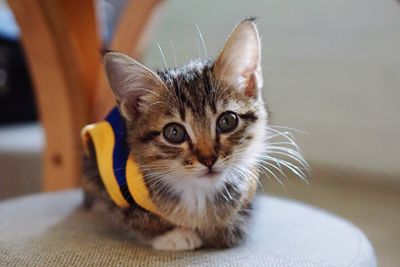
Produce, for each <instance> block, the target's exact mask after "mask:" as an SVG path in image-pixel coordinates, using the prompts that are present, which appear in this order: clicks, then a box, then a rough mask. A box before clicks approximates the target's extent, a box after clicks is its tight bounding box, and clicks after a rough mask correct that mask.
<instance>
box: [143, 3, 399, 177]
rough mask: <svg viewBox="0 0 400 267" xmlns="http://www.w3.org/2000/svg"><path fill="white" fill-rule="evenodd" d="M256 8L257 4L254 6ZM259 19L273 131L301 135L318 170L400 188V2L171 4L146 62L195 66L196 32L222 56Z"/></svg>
mask: <svg viewBox="0 0 400 267" xmlns="http://www.w3.org/2000/svg"><path fill="white" fill-rule="evenodd" d="M250 3H251V4H250ZM246 16H257V17H258V21H259V28H260V32H261V34H262V39H263V53H264V78H265V82H266V83H265V84H266V86H265V99H266V100H267V102H268V103H269V106H270V108H271V110H272V112H273V117H272V118H273V123H274V124H278V125H286V126H290V127H294V128H297V129H301V130H304V131H307V132H309V134H308V135H302V134H300V135H299V134H297V135H296V137H297V140H298V141H299V143H300V144H301V146H302V147H303V150H304V152H305V154H306V157H307V159H308V160H309V161H311V162H313V163H314V164H328V165H331V166H334V167H344V168H351V169H356V170H357V169H361V170H367V171H376V172H383V173H387V174H392V175H394V176H395V177H396V176H397V177H399V179H400V157H399V153H400V142H399V141H398V139H399V138H400V120H399V118H398V117H399V115H400V103H399V102H400V4H399V3H398V2H396V1H394V0H382V1H377V0H337V1H326V0H325V1H311V0H307V1H304V0H303V1H288V0H286V1H284V0H274V1H239V0H235V1H211V0H203V1H182V0H181V1H177V0H175V1H171V0H170V1H167V3H166V5H165V10H164V16H163V18H162V19H161V23H160V27H159V28H158V29H157V31H156V32H155V33H154V34H153V36H152V40H151V42H150V48H149V51H148V54H147V57H146V62H147V63H148V64H149V65H150V66H152V67H156V66H159V67H161V66H162V60H161V57H160V55H159V52H158V50H157V45H156V41H158V42H159V43H160V45H161V46H162V47H163V48H164V53H165V54H166V58H167V61H168V62H169V64H170V65H173V64H174V63H173V62H174V59H173V55H172V50H171V47H170V40H173V42H174V45H175V49H176V51H177V58H178V63H180V64H182V63H184V62H186V61H187V60H189V59H190V58H193V57H197V56H198V54H199V52H198V47H197V45H196V41H197V42H198V43H200V40H199V37H198V35H197V32H196V28H195V24H196V23H197V24H198V25H199V27H200V28H201V30H202V32H203V36H204V38H205V42H206V45H207V50H208V54H209V55H215V54H216V52H217V50H218V49H219V48H220V47H221V46H222V43H223V41H224V39H225V38H226V35H227V34H228V32H229V31H230V30H231V28H232V27H233V25H234V24H235V23H237V21H238V20H239V19H240V18H243V17H246Z"/></svg>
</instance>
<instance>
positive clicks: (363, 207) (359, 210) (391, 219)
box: [263, 168, 400, 267]
mask: <svg viewBox="0 0 400 267" xmlns="http://www.w3.org/2000/svg"><path fill="white" fill-rule="evenodd" d="M344 175H347V176H346V177H349V175H353V176H354V178H355V179H344V178H343V177H344ZM360 175H362V174H361V173H356V172H350V173H349V172H346V171H332V170H329V168H320V169H315V170H314V171H313V179H312V180H310V184H305V183H304V182H301V181H300V180H299V179H296V178H295V177H289V179H288V180H287V181H286V182H285V183H284V185H283V186H282V185H281V184H279V183H278V182H276V181H273V180H268V179H267V178H265V179H263V180H264V181H263V187H264V191H265V192H266V193H268V194H274V195H279V196H285V197H289V198H293V199H297V200H300V201H303V202H307V203H310V204H313V205H315V206H318V207H321V208H324V209H327V210H330V211H332V212H334V213H336V214H338V215H340V216H342V217H345V218H347V219H348V220H350V221H351V222H353V223H354V224H356V225H358V226H359V227H360V228H361V229H362V230H363V231H364V232H365V233H366V235H367V236H368V237H369V239H370V240H371V242H372V244H373V246H374V248H375V252H376V255H377V258H378V263H379V266H380V267H394V266H399V264H400V253H399V251H400V227H399V226H400V210H399V205H400V187H393V186H383V185H381V186H377V185H376V184H375V183H369V184H365V183H364V184H363V183H360V181H361V179H359V178H358V176H360Z"/></svg>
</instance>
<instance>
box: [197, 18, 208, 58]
mask: <svg viewBox="0 0 400 267" xmlns="http://www.w3.org/2000/svg"><path fill="white" fill-rule="evenodd" d="M196 28H197V32H198V33H199V36H200V39H201V43H202V44H203V49H204V55H205V56H206V59H207V58H208V55H207V49H206V45H205V43H204V39H203V35H202V34H201V31H200V28H199V25H197V24H196Z"/></svg>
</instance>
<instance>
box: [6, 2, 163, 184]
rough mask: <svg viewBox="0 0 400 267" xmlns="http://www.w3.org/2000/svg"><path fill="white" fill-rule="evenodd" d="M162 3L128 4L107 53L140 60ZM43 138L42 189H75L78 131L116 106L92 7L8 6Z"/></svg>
mask: <svg viewBox="0 0 400 267" xmlns="http://www.w3.org/2000/svg"><path fill="white" fill-rule="evenodd" d="M160 2H161V1H160V0H128V1H127V2H126V6H125V7H124V9H123V12H122V14H121V16H120V18H119V21H118V24H117V27H116V29H115V30H114V37H113V40H112V42H111V45H110V47H108V48H109V49H113V50H117V51H121V52H125V53H127V54H129V55H131V56H133V57H135V58H140V57H141V55H142V52H143V47H144V44H145V40H146V36H147V33H148V30H149V25H151V22H152V21H153V19H154V17H155V12H156V10H158V7H159V6H160V5H159V3H160ZM8 3H9V5H10V7H11V9H12V10H13V12H14V15H15V17H16V20H17V22H18V24H19V27H20V30H21V34H22V35H21V38H22V44H23V47H24V50H25V54H26V57H27V60H28V64H29V68H30V72H31V76H32V79H33V83H34V86H35V95H36V102H37V105H38V109H39V114H40V119H41V123H42V125H43V127H44V130H45V135H46V148H45V153H44V158H43V170H44V172H43V173H44V176H43V181H42V188H43V190H44V191H53V190H59V189H65V188H72V187H76V186H79V184H80V177H81V166H80V162H81V141H80V136H79V135H80V130H81V128H82V127H83V126H84V125H86V124H88V123H90V122H93V121H97V120H99V119H101V118H103V116H104V115H105V114H106V113H107V112H108V110H110V108H111V107H112V106H113V105H115V103H114V99H113V97H112V95H111V91H110V90H109V88H108V84H107V81H106V79H105V76H104V73H103V71H102V66H101V55H100V52H99V51H100V49H101V41H100V37H99V34H98V25H97V23H96V21H97V20H96V13H95V6H94V2H93V1H81V0H68V1H66V0H29V1H26V0H9V1H8Z"/></svg>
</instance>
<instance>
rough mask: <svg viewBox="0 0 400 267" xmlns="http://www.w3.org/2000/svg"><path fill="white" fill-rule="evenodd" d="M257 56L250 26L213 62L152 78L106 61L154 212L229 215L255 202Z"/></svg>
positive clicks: (117, 58) (260, 110)
mask: <svg viewBox="0 0 400 267" xmlns="http://www.w3.org/2000/svg"><path fill="white" fill-rule="evenodd" d="M259 49H260V44H259V37H258V33H257V30H256V27H255V25H254V23H253V22H252V21H244V22H242V23H240V24H239V25H238V26H237V27H236V29H235V30H234V32H233V33H232V34H231V36H230V38H229V39H228V41H227V43H226V45H225V47H224V49H223V50H222V52H221V54H220V55H219V57H218V58H217V59H216V60H215V61H214V62H210V61H204V62H199V61H196V62H192V63H190V64H189V65H187V66H184V67H181V68H177V69H168V70H165V71H162V72H159V73H158V74H155V73H153V72H151V71H150V70H148V69H147V68H145V67H144V66H143V65H141V64H140V63H137V62H136V61H134V60H132V59H130V58H128V57H127V56H124V55H122V54H120V53H108V54H106V57H105V63H106V71H107V75H108V78H109V80H110V84H111V86H112V88H113V91H114V92H115V94H116V97H117V100H118V102H119V105H120V109H121V112H122V114H123V115H124V117H125V118H126V119H127V125H128V138H129V144H130V146H131V151H132V152H131V153H132V155H133V156H134V157H135V160H136V161H137V162H138V164H139V165H140V166H141V168H142V170H143V172H144V173H145V180H146V183H147V185H148V187H149V190H150V192H151V194H152V196H153V198H154V199H155V201H157V200H158V202H159V203H158V204H159V205H161V206H163V205H166V204H165V203H167V202H168V203H170V204H171V202H174V207H175V208H174V209H176V207H177V206H179V207H181V208H182V210H185V211H186V212H188V213H190V214H207V213H208V212H209V211H207V208H208V207H209V206H210V205H213V204H215V205H214V208H215V207H217V206H218V205H222V206H224V207H226V206H229V205H231V206H232V209H233V208H234V207H236V206H237V205H238V204H239V203H240V201H243V200H244V199H247V198H250V195H251V194H253V191H254V183H255V181H256V179H257V177H256V176H257V169H258V168H257V163H258V162H259V159H260V156H261V154H262V153H263V151H264V149H265V136H266V125H267V115H266V112H265V109H264V104H263V101H262V99H261V86H262V77H261V68H260V50H259ZM224 199H226V201H224ZM218 201H219V202H225V203H219V204H218V203H216V202H218ZM166 206H167V205H166ZM222 206H221V207H222ZM166 209H167V208H166ZM171 209H172V208H170V210H169V211H170V212H171V211H172V210H171ZM180 213H182V211H180ZM221 214H222V213H221ZM221 216H222V215H221ZM226 216H228V214H227V215H226ZM181 219H182V218H181Z"/></svg>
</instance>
